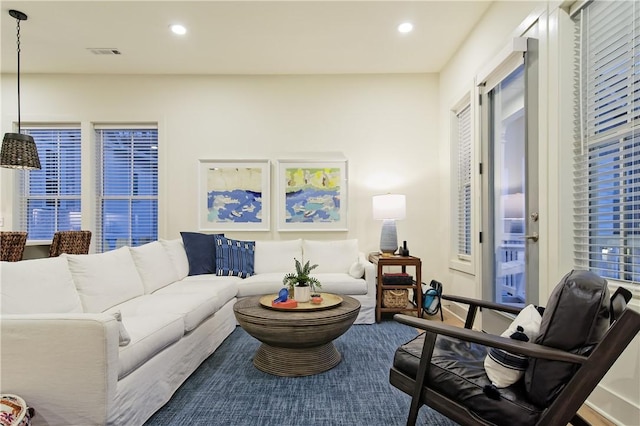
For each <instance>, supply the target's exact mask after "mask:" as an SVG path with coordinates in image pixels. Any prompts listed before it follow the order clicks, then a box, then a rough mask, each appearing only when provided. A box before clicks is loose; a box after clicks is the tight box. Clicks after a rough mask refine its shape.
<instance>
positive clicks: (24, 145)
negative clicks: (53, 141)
mask: <svg viewBox="0 0 640 426" xmlns="http://www.w3.org/2000/svg"><path fill="white" fill-rule="evenodd" d="M9 15H11V16H12V17H13V18H15V19H16V23H17V26H16V28H17V43H16V44H17V46H18V48H17V50H18V133H5V135H4V139H3V140H2V150H1V152H0V166H2V167H8V168H11V169H40V168H41V167H40V158H39V157H38V149H37V148H36V143H35V141H34V140H33V137H31V136H30V135H23V134H21V133H20V21H26V20H27V15H25V14H24V13H22V12H20V11H18V10H10V11H9Z"/></svg>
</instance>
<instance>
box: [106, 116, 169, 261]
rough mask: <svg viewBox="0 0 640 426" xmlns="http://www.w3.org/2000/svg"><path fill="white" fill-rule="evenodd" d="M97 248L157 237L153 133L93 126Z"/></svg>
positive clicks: (155, 143)
mask: <svg viewBox="0 0 640 426" xmlns="http://www.w3.org/2000/svg"><path fill="white" fill-rule="evenodd" d="M96 140H97V142H98V149H97V153H98V158H97V162H98V164H97V166H98V171H99V173H98V174H99V177H98V179H97V182H98V188H97V194H98V196H97V201H98V206H97V212H98V214H97V219H98V224H97V226H96V229H97V232H96V242H97V243H96V249H97V251H98V252H104V251H108V250H113V249H115V248H119V247H122V246H125V245H126V246H131V247H135V246H139V245H142V244H145V243H148V242H151V241H155V240H157V239H158V130H157V129H155V128H146V127H145V128H139V129H132V128H121V129H114V128H103V129H101V128H96Z"/></svg>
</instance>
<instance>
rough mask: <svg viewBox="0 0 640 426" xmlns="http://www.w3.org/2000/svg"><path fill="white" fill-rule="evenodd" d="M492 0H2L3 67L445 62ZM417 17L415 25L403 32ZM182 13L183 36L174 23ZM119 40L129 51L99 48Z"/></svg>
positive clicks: (290, 67) (104, 69)
mask: <svg viewBox="0 0 640 426" xmlns="http://www.w3.org/2000/svg"><path fill="white" fill-rule="evenodd" d="M490 4H491V2H490V1H483V0H475V1H474V0H471V1H93V0H90V1H28V0H24V1H0V5H1V9H2V10H1V13H2V16H1V17H0V26H1V28H0V30H1V36H2V38H1V46H0V49H1V63H0V70H1V71H2V72H3V73H15V72H16V25H15V24H16V21H15V19H13V18H12V17H11V16H9V13H8V12H9V10H10V9H17V10H20V11H22V12H24V13H26V14H27V15H28V17H29V18H28V20H27V21H23V22H22V23H21V31H20V35H21V37H20V38H21V47H22V53H21V60H20V62H21V72H22V73H92V74H93V73H95V74H334V73H424V72H438V71H440V70H441V69H442V67H443V66H444V65H445V64H446V63H447V61H448V60H449V59H450V58H451V56H452V55H453V54H454V53H455V51H456V49H457V48H458V47H459V46H460V44H461V43H462V42H463V41H464V39H465V38H466V37H467V35H468V34H469V32H470V31H471V30H472V29H473V27H474V26H475V25H476V23H477V22H478V20H479V19H480V18H481V17H482V15H483V13H484V12H485V11H486V10H487V8H488V7H489V5H490ZM404 21H410V22H412V23H413V24H414V31H413V32H411V33H409V34H400V33H399V32H398V31H397V26H398V24H400V23H402V22H404ZM173 23H181V24H183V25H185V26H186V27H187V30H188V33H187V34H186V35H185V36H182V37H179V36H176V35H174V34H173V33H171V32H170V31H169V25H170V24H173ZM88 48H114V49H118V50H119V51H121V52H122V54H121V55H95V54H93V53H91V52H90V51H89V50H87V49H88Z"/></svg>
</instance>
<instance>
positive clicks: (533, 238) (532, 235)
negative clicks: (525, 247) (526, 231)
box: [524, 232, 540, 243]
mask: <svg viewBox="0 0 640 426" xmlns="http://www.w3.org/2000/svg"><path fill="white" fill-rule="evenodd" d="M524 237H525V238H526V239H527V240H531V241H533V242H534V243H535V242H536V241H538V239H539V238H540V235H538V233H537V232H534V233H533V234H531V235H525V236H524Z"/></svg>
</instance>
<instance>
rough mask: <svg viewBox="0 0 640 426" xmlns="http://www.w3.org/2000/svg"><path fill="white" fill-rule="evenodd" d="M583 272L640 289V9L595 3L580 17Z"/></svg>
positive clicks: (578, 184)
mask: <svg viewBox="0 0 640 426" xmlns="http://www.w3.org/2000/svg"><path fill="white" fill-rule="evenodd" d="M575 21H576V33H577V38H578V40H579V43H578V45H577V47H576V52H575V54H576V58H578V63H579V66H580V67H579V79H578V81H577V84H576V99H577V107H578V108H577V109H578V111H579V114H580V116H579V118H580V120H579V121H578V126H577V128H576V138H575V176H576V179H575V200H574V203H575V215H574V217H575V243H576V244H575V258H576V259H575V261H576V266H578V267H581V268H585V269H590V270H592V271H593V272H595V273H597V274H599V275H601V276H603V277H606V278H611V279H615V280H619V281H624V282H629V283H634V284H638V283H640V120H639V119H640V4H639V3H637V2H609V1H593V2H591V3H589V4H588V5H587V6H586V7H585V8H583V9H582V10H581V11H580V13H579V14H578V15H577V16H576V17H575Z"/></svg>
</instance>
